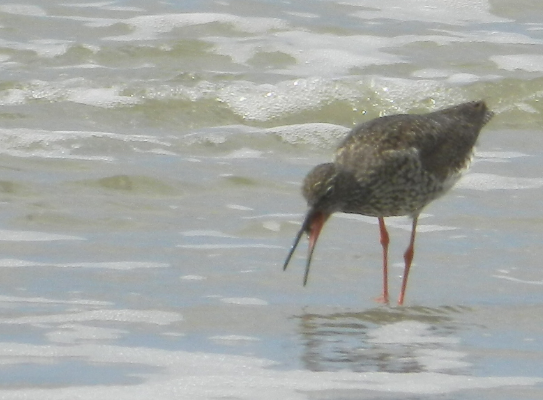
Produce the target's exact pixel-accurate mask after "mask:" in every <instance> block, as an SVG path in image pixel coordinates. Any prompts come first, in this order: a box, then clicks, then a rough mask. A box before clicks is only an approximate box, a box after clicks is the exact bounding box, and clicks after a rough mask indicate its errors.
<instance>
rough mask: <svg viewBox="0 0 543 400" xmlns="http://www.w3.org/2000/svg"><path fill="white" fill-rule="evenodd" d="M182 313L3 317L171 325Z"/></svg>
mask: <svg viewBox="0 0 543 400" xmlns="http://www.w3.org/2000/svg"><path fill="white" fill-rule="evenodd" d="M182 320H183V317H182V316H181V314H178V313H174V312H167V311H158V310H112V309H102V310H93V311H83V312H77V313H66V314H53V315H43V316H42V315H38V316H27V317H18V318H2V319H0V323H4V324H33V325H35V324H59V323H73V322H86V321H114V322H129V323H140V324H154V325H169V324H171V323H173V322H178V321H182Z"/></svg>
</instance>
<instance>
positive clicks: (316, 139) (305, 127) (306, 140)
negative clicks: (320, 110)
mask: <svg viewBox="0 0 543 400" xmlns="http://www.w3.org/2000/svg"><path fill="white" fill-rule="evenodd" d="M349 131H350V128H347V127H345V126H341V125H333V124H325V123H309V124H295V125H286V126H278V127H275V128H269V129H265V130H264V133H266V134H274V135H277V136H279V137H280V138H281V139H282V140H284V141H285V142H286V143H292V144H312V145H314V146H329V145H330V144H331V143H336V142H338V141H339V140H340V139H341V138H343V137H345V135H346V134H347V133H348V132H349Z"/></svg>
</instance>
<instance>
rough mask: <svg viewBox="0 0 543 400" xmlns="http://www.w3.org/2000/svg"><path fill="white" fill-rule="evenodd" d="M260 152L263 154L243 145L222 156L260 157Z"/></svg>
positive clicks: (238, 157)
mask: <svg viewBox="0 0 543 400" xmlns="http://www.w3.org/2000/svg"><path fill="white" fill-rule="evenodd" d="M262 154H264V152H263V151H260V150H254V149H248V148H245V147H244V148H241V149H238V150H234V151H233V152H231V153H230V154H227V155H226V156H224V158H232V159H247V158H262Z"/></svg>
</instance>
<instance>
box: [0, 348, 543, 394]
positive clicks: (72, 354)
mask: <svg viewBox="0 0 543 400" xmlns="http://www.w3.org/2000/svg"><path fill="white" fill-rule="evenodd" d="M0 357H1V358H2V360H3V361H4V362H3V364H4V367H6V366H7V365H9V364H13V365H15V364H19V363H21V362H24V363H26V364H27V365H28V364H29V363H36V364H37V363H44V362H54V363H60V362H63V361H69V360H74V359H77V360H79V361H80V362H85V363H88V364H90V365H98V366H100V365H102V366H112V365H119V366H123V365H132V366H142V367H154V368H153V370H152V371H153V372H147V373H146V374H145V375H140V378H141V380H142V381H141V382H139V383H135V384H131V385H128V384H118V385H116V384H113V383H108V384H107V385H81V386H63V387H60V388H56V387H50V388H48V387H45V388H44V387H36V388H24V387H23V388H16V389H3V390H0V397H1V398H5V399H11V400H56V399H59V398H65V399H79V400H95V399H115V400H148V399H191V400H209V399H214V398H235V399H239V400H254V399H259V400H277V399H288V400H303V399H307V397H308V395H309V394H312V395H314V396H317V397H319V398H323V399H324V398H337V395H338V393H342V392H341V391H349V392H348V393H356V391H370V393H375V394H376V395H377V396H380V395H382V394H386V395H394V394H397V395H400V394H411V395H439V394H448V393H452V392H456V391H463V390H476V389H492V388H501V387H506V386H519V387H522V386H524V387H531V386H534V385H538V384H540V383H541V382H543V379H542V378H541V377H526V376H511V377H510V376H497V377H492V376H490V377H481V376H476V375H471V374H470V375H461V374H446V373H439V372H418V373H408V372H401V373H389V372H351V371H347V370H344V371H338V372H326V371H322V372H313V371H307V370H288V371H284V370H279V369H274V368H270V367H272V366H273V365H274V363H272V362H270V361H268V360H264V359H258V358H254V357H247V356H235V355H228V354H212V353H196V352H194V353H191V352H186V351H168V350H162V349H157V348H144V347H127V346H113V345H106V344H96V343H88V344H85V343H82V344H80V345H55V344H50V345H31V344H22V343H2V346H0ZM512 390H514V389H512ZM308 393H309V394H308Z"/></svg>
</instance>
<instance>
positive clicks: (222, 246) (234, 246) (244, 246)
mask: <svg viewBox="0 0 543 400" xmlns="http://www.w3.org/2000/svg"><path fill="white" fill-rule="evenodd" d="M176 247H180V248H183V249H196V250H219V249H224V250H235V249H282V247H281V246H275V245H270V244H265V243H246V244H227V243H225V244H211V243H206V244H178V245H177V246H176Z"/></svg>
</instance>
